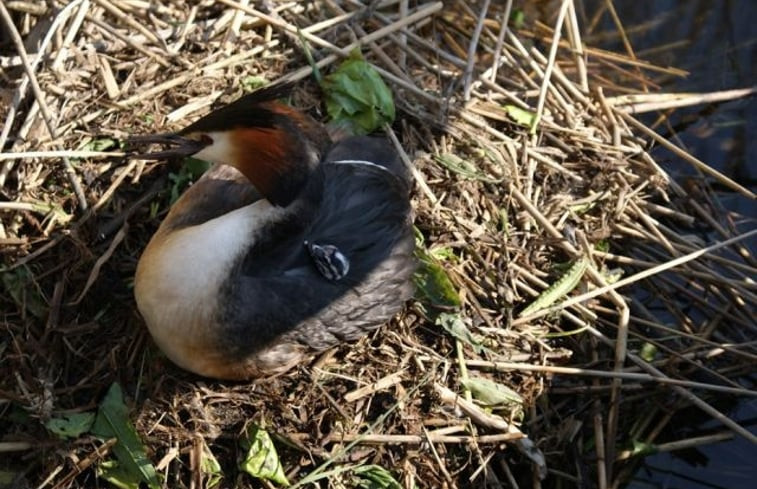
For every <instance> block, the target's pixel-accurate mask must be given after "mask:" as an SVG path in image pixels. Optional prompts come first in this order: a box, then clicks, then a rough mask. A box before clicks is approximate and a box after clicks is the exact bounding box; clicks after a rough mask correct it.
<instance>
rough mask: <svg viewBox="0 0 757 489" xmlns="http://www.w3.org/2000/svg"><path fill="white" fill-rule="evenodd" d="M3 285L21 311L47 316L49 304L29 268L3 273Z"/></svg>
mask: <svg viewBox="0 0 757 489" xmlns="http://www.w3.org/2000/svg"><path fill="white" fill-rule="evenodd" d="M2 275H3V276H2V283H3V287H4V288H5V291H6V292H7V293H8V294H10V296H11V297H12V298H13V301H14V302H15V303H16V305H17V306H18V307H19V308H21V310H24V309H26V310H27V311H28V312H29V313H31V315H32V316H35V317H37V318H44V317H46V316H47V309H48V308H47V304H46V303H45V300H44V299H43V298H42V295H40V293H39V289H38V288H37V285H36V283H35V282H34V277H33V276H32V273H31V272H30V271H29V269H28V268H27V267H19V268H17V269H15V270H12V271H10V272H3V274H2Z"/></svg>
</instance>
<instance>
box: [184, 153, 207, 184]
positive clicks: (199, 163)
mask: <svg viewBox="0 0 757 489" xmlns="http://www.w3.org/2000/svg"><path fill="white" fill-rule="evenodd" d="M183 167H184V169H185V170H186V172H187V174H188V175H189V176H191V177H192V179H193V180H197V179H198V178H200V177H201V176H202V174H203V173H205V172H206V171H208V168H210V163H208V162H207V161H205V160H198V159H197V158H187V159H185V160H184V165H183Z"/></svg>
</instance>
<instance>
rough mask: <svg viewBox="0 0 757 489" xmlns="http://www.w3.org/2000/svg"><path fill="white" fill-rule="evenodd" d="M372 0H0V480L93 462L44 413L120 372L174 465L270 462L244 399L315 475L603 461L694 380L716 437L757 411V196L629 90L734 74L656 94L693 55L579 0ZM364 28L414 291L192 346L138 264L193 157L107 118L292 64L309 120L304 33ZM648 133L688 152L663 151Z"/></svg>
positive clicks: (124, 119) (570, 470) (529, 468)
mask: <svg viewBox="0 0 757 489" xmlns="http://www.w3.org/2000/svg"><path fill="white" fill-rule="evenodd" d="M367 3H368V2H366V4H363V3H361V2H357V1H343V2H336V1H330V0H327V1H318V2H284V1H281V2H274V1H261V2H248V1H239V2H234V1H230V0H221V1H218V2H211V1H203V2H197V3H194V4H192V6H191V7H187V6H184V5H183V4H181V5H180V4H179V3H175V2H168V1H163V2H149V4H148V3H147V2H136V1H133V2H131V1H130V2H126V1H124V2H116V1H111V0H94V1H89V0H78V1H71V2H62V1H57V0H51V1H46V2H42V1H9V2H3V3H2V4H0V13H1V14H2V25H3V27H4V30H2V31H0V42H2V44H1V45H0V62H2V65H1V68H0V75H1V76H2V79H1V81H0V95H2V99H3V101H4V103H3V104H2V106H0V117H2V120H4V124H3V126H2V133H1V134H0V150H2V153H1V154H0V158H2V160H0V200H1V201H0V252H1V253H2V264H3V271H2V289H0V308H1V310H2V323H0V331H1V332H2V336H0V452H2V456H0V486H3V485H5V486H8V487H40V488H68V487H72V488H80V487H82V488H83V487H100V486H107V483H106V482H105V480H103V478H102V474H103V472H102V471H103V467H107V464H108V463H110V462H112V460H114V457H115V456H116V453H115V451H114V450H115V447H117V446H118V443H121V442H122V440H119V439H118V438H113V439H103V438H102V437H97V436H94V435H92V434H91V433H90V432H89V431H87V430H84V431H82V432H81V433H75V434H73V435H71V434H70V433H69V435H71V436H69V437H65V436H60V433H59V434H55V433H54V432H53V431H51V429H50V426H51V424H50V421H51V420H60V419H67V418H66V417H67V416H68V417H70V416H71V415H73V414H76V413H90V412H91V413H94V412H96V411H97V410H98V405H99V403H100V402H101V400H102V399H103V397H104V396H105V394H106V392H107V391H108V389H109V388H110V386H111V385H113V384H114V383H118V384H119V385H120V386H121V388H122V389H123V392H124V393H125V396H126V405H127V406H128V418H129V420H130V423H133V426H134V427H135V428H136V432H137V434H138V437H139V439H140V440H141V443H142V444H143V446H144V448H145V451H146V455H147V459H148V460H149V461H150V462H151V463H152V464H153V465H154V466H155V468H156V470H157V473H158V474H159V476H160V478H161V480H162V484H163V487H172V488H173V487H192V488H198V487H210V486H212V485H213V484H219V485H218V487H258V486H260V485H261V484H262V485H263V486H266V487H271V486H272V485H273V484H272V483H271V482H268V481H262V482H261V481H260V480H257V479H255V478H253V477H252V476H250V475H248V474H246V473H244V472H243V471H242V470H240V468H239V466H238V462H239V460H240V459H241V458H243V457H244V450H243V449H242V448H241V446H240V440H242V439H244V437H245V434H246V433H247V432H248V430H249V428H250V426H253V425H254V426H258V427H263V428H264V429H265V431H266V432H267V433H269V434H270V436H271V437H272V440H273V444H274V446H275V447H276V449H277V452H278V458H279V461H280V464H281V467H282V469H283V472H284V473H285V474H286V476H287V478H288V480H289V481H290V482H291V483H293V484H295V485H304V484H307V483H308V482H312V483H314V484H316V485H319V486H320V487H355V486H360V485H361V484H362V487H397V486H393V485H391V484H392V483H396V484H398V485H399V486H401V487H408V488H410V487H419V488H421V487H429V488H430V487H484V486H486V485H489V486H491V487H503V486H506V487H540V486H542V485H543V486H546V487H589V486H597V487H602V488H604V487H619V486H622V485H623V484H624V482H625V481H627V480H628V479H629V477H630V476H631V474H632V473H633V471H634V470H635V468H636V467H637V466H638V464H639V462H640V460H642V458H641V457H639V456H637V455H638V453H639V452H638V451H634V447H636V448H638V444H639V443H643V444H645V446H654V445H658V448H659V446H660V444H662V443H666V442H670V441H671V439H670V438H665V433H666V428H668V427H670V426H671V420H672V419H673V418H674V416H676V415H678V414H679V413H681V412H682V411H683V410H686V409H690V408H691V407H692V406H693V407H695V408H696V410H697V412H700V413H701V414H702V415H703V419H708V418H712V419H716V420H717V423H718V425H719V426H720V428H719V429H717V430H715V431H714V432H712V433H710V435H711V437H710V438H709V439H727V438H729V437H733V436H743V437H747V438H749V439H751V440H753V441H754V440H755V436H754V435H753V434H751V433H750V432H748V431H747V430H746V429H745V428H744V427H743V426H740V425H739V424H738V423H737V422H736V421H734V420H732V419H729V417H728V416H726V415H725V414H724V411H725V412H727V410H728V409H729V406H730V405H732V403H733V402H735V400H737V399H739V398H742V397H743V396H754V374H755V365H757V363H756V362H755V359H757V349H756V348H755V343H754V341H753V339H754V337H755V336H754V335H755V322H754V317H755V304H756V303H757V301H756V298H757V292H756V290H757V287H756V286H755V283H754V281H753V278H754V277H755V276H756V274H755V259H754V257H753V256H752V255H751V254H750V253H749V251H748V249H747V247H746V245H744V244H743V243H744V241H743V240H744V239H745V238H747V237H749V236H753V235H754V233H755V231H754V221H751V222H750V221H748V220H746V219H744V218H743V216H738V215H734V214H733V213H730V212H728V211H727V210H725V209H724V208H723V207H722V205H720V204H719V202H718V196H717V195H716V194H715V193H714V192H713V191H712V184H713V183H715V184H717V186H718V187H719V188H721V189H726V190H727V191H729V192H738V193H741V194H743V195H746V196H748V197H749V198H752V199H753V198H754V194H753V193H752V192H751V191H750V190H748V189H745V188H743V187H741V186H740V185H739V184H738V183H736V182H733V181H732V180H730V179H728V178H727V177H726V176H724V175H721V174H719V173H718V172H716V171H714V170H713V169H711V168H710V167H708V166H707V165H706V164H704V163H703V162H701V161H699V160H697V159H696V158H695V157H693V156H691V155H689V154H687V153H686V152H685V151H683V150H681V149H679V148H678V147H677V146H675V145H674V144H673V143H671V142H669V141H667V140H666V139H664V138H662V137H660V136H659V135H658V134H657V133H655V132H654V131H653V130H652V129H650V128H649V127H648V126H647V125H645V124H644V123H642V122H640V118H639V117H638V116H636V115H635V113H642V112H651V111H661V110H669V109H672V108H675V107H679V106H684V105H692V104H697V103H702V102H709V101H713V100H724V99H729V98H734V97H740V96H744V95H747V94H748V91H741V92H729V93H728V94H705V95H682V96H675V95H660V94H654V95H653V94H650V93H649V89H650V88H652V89H654V87H655V84H654V80H655V78H659V77H670V76H680V75H682V74H683V73H681V72H680V71H679V70H675V69H672V68H665V67H659V66H654V65H651V64H649V63H646V62H644V61H643V60H639V59H636V58H635V57H634V56H633V54H632V52H631V53H609V52H606V51H602V50H599V49H593V48H591V47H589V46H585V45H584V44H583V43H582V42H581V31H580V29H579V26H578V21H577V15H576V12H575V11H574V10H573V7H572V2H570V1H565V2H557V4H556V5H555V10H554V11H553V12H551V13H550V14H549V15H537V13H536V12H528V11H527V12H525V19H526V21H522V20H519V17H520V16H519V15H516V14H521V15H522V14H523V13H524V12H523V11H520V10H517V9H510V6H511V3H512V2H489V1H482V2H478V3H475V4H473V3H471V4H469V3H468V2H453V1H451V2H446V3H444V5H443V4H442V3H441V2H428V3H417V2H407V1H385V2H370V4H367ZM505 4H506V5H505ZM503 19H512V20H511V22H509V23H505V22H503V21H502V20H503ZM533 19H541V21H538V20H533ZM19 44H20V45H22V46H23V49H21V47H20V46H19ZM355 47H359V48H361V49H362V52H363V55H364V56H365V58H366V59H367V60H368V61H370V62H371V63H372V64H373V65H374V66H375V67H376V69H377V70H378V71H379V72H380V74H381V75H382V76H383V78H384V80H385V81H386V82H387V83H388V85H389V86H390V87H391V88H392V91H393V93H394V100H395V104H396V107H397V114H398V115H397V119H396V121H395V122H394V123H393V125H392V126H391V127H388V126H387V127H386V132H387V134H388V135H389V136H390V137H391V138H392V140H393V141H394V143H395V145H396V146H397V148H398V149H401V151H402V154H403V157H404V158H406V160H407V163H408V164H409V165H411V167H412V169H413V173H414V176H415V181H416V188H415V192H414V197H413V205H414V208H415V213H416V221H415V222H416V227H417V230H418V250H419V251H418V254H419V259H420V261H421V263H422V267H421V271H420V272H419V277H418V281H419V293H418V298H417V300H415V301H413V302H411V303H410V304H408V306H407V308H406V310H405V311H404V312H403V313H402V314H399V315H398V316H397V318H396V319H395V320H393V321H392V322H391V323H390V324H388V325H386V326H385V327H383V328H381V329H379V330H378V331H376V332H375V333H372V334H371V335H369V336H368V337H366V338H364V339H363V340H361V341H360V342H358V343H356V344H353V345H345V346H343V347H340V348H336V349H333V350H331V351H328V352H326V353H325V354H323V355H321V356H319V357H318V358H315V359H313V361H312V362H311V363H308V364H305V365H301V366H300V367H298V368H296V369H295V370H293V371H291V372H289V373H287V374H285V375H282V376H279V377H277V378H273V379H262V380H259V381H256V382H251V383H244V384H239V383H236V384H235V383H223V382H215V381H211V380H207V379H202V378H198V377H196V376H194V375H191V374H188V373H186V372H183V371H181V370H179V369H178V368H176V367H175V366H173V365H172V364H171V363H170V362H169V361H168V360H167V359H166V358H165V357H163V356H162V354H161V353H160V352H159V351H158V350H157V349H156V347H155V345H154V344H153V343H152V341H151V340H150V337H149V335H148V334H147V332H146V329H145V328H144V325H143V323H142V320H141V318H140V317H139V314H138V313H137V310H136V307H135V304H134V300H133V297H132V277H133V274H134V269H135V266H136V262H137V259H138V257H139V255H140V252H141V250H142V249H143V248H144V246H145V244H146V243H147V241H148V239H149V237H150V236H151V234H152V233H153V232H154V231H155V229H156V228H157V225H158V223H159V221H160V220H161V218H162V217H163V215H164V214H165V213H166V212H167V210H168V208H169V206H170V204H171V202H172V201H173V200H174V199H175V198H176V196H177V195H178V194H179V193H180V192H181V191H182V190H183V189H185V188H186V187H187V186H188V185H190V184H191V181H192V179H193V178H194V176H195V175H194V174H193V172H192V171H191V169H188V168H187V167H186V165H185V166H181V167H179V166H174V167H172V166H170V165H163V164H145V163H144V162H139V161H131V162H127V161H125V160H124V159H123V158H120V157H119V153H118V151H119V146H118V141H120V140H122V138H123V137H124V136H126V135H128V134H131V133H149V132H157V131H167V130H174V129H178V128H180V127H182V126H183V125H185V124H187V123H188V122H189V121H192V120H194V119H196V118H198V117H199V116H201V115H202V114H204V113H206V112H208V111H209V110H211V109H212V108H214V107H216V106H218V105H219V104H222V103H224V102H226V101H229V100H233V99H235V98H236V97H237V96H239V95H240V94H241V93H242V92H244V91H246V90H249V89H251V88H252V87H255V86H258V85H260V84H261V83H271V82H275V81H278V80H303V81H302V83H301V84H299V86H298V88H297V90H296V91H295V94H294V96H293V100H292V104H293V105H295V106H297V107H299V108H302V109H303V110H307V111H308V112H310V113H311V114H312V115H313V116H314V117H316V118H317V119H319V120H325V118H326V116H325V111H324V109H323V105H322V101H321V100H322V98H321V94H320V93H319V89H318V86H317V84H316V83H314V82H313V81H312V77H311V73H312V68H311V66H310V65H309V64H308V61H307V55H306V53H307V52H309V53H310V55H312V57H313V58H314V61H315V62H316V63H317V65H318V67H319V68H320V70H321V71H322V72H324V73H328V72H330V71H331V70H333V69H334V68H335V66H336V65H338V63H339V62H340V60H341V59H343V58H344V57H346V56H347V55H348V54H349V53H350V51H351V50H352V49H353V48H355ZM653 147H662V148H665V149H666V150H668V151H671V152H673V153H674V154H675V155H676V156H677V157H679V158H681V159H682V161H684V162H686V163H687V164H690V165H691V167H692V168H693V169H694V170H695V171H693V172H691V174H690V176H689V177H687V179H686V180H685V181H676V180H674V179H673V178H671V176H670V175H669V174H668V173H666V171H665V170H664V169H663V168H662V167H661V166H660V165H659V164H658V163H657V162H656V159H655V157H653V155H652V154H651V153H650V151H651V150H652V148H653ZM744 228H751V230H749V229H747V230H746V231H744ZM537 298H538V299H537ZM677 436H678V438H686V437H687V436H686V435H682V434H680V433H678V435H677ZM688 436H691V435H688ZM713 437H714V438H713ZM687 441H689V443H688V445H687V444H686V442H687ZM676 443H683V445H685V446H691V445H696V443H698V442H696V441H695V442H691V440H683V441H681V440H680V439H679V440H677V441H676ZM666 446H668V448H669V449H672V448H671V447H670V446H669V444H668V445H666ZM210 454H212V456H213V458H214V459H215V460H216V461H217V462H218V466H217V467H216V469H210V468H208V467H209V466H208V465H207V464H206V463H204V462H205V461H207V460H209V459H210ZM366 468H367V469H366ZM380 469H383V472H382V471H381V470H380ZM369 470H373V471H374V472H372V473H370V472H369ZM376 474H379V475H382V476H385V477H386V476H387V475H388V477H390V478H391V479H386V478H385V479H383V480H384V482H385V484H388V485H383V486H381V485H375V486H369V485H368V484H369V482H371V481H373V482H374V483H376V484H378V483H377V482H375V480H374V479H371V477H374V478H375V476H376ZM387 480H388V482H387ZM508 484H509V485H508ZM133 487H136V486H133Z"/></svg>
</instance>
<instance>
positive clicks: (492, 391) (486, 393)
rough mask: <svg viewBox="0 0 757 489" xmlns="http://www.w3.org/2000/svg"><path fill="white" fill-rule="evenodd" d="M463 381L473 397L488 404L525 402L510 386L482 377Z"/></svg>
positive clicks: (498, 404)
mask: <svg viewBox="0 0 757 489" xmlns="http://www.w3.org/2000/svg"><path fill="white" fill-rule="evenodd" d="M461 383H462V384H463V386H464V387H465V388H466V389H468V390H469V391H470V392H471V394H472V395H473V397H474V398H475V399H476V400H477V401H479V402H480V403H481V404H484V405H486V406H500V405H510V404H519V405H520V404H523V398H522V397H520V396H519V395H518V393H517V392H515V391H514V390H512V389H510V388H509V387H507V386H505V385H502V384H498V383H497V382H494V381H491V380H489V379H484V378H481V377H469V378H467V379H462V380H461Z"/></svg>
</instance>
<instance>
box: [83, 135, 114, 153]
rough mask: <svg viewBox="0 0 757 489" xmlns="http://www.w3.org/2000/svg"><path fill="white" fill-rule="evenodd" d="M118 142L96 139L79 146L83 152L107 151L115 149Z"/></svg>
mask: <svg viewBox="0 0 757 489" xmlns="http://www.w3.org/2000/svg"><path fill="white" fill-rule="evenodd" d="M118 144H119V143H118V141H116V140H115V139H110V138H97V139H93V140H91V141H89V142H88V143H86V144H83V145H82V146H81V148H79V149H81V150H84V151H108V150H109V149H113V148H117V147H118Z"/></svg>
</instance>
